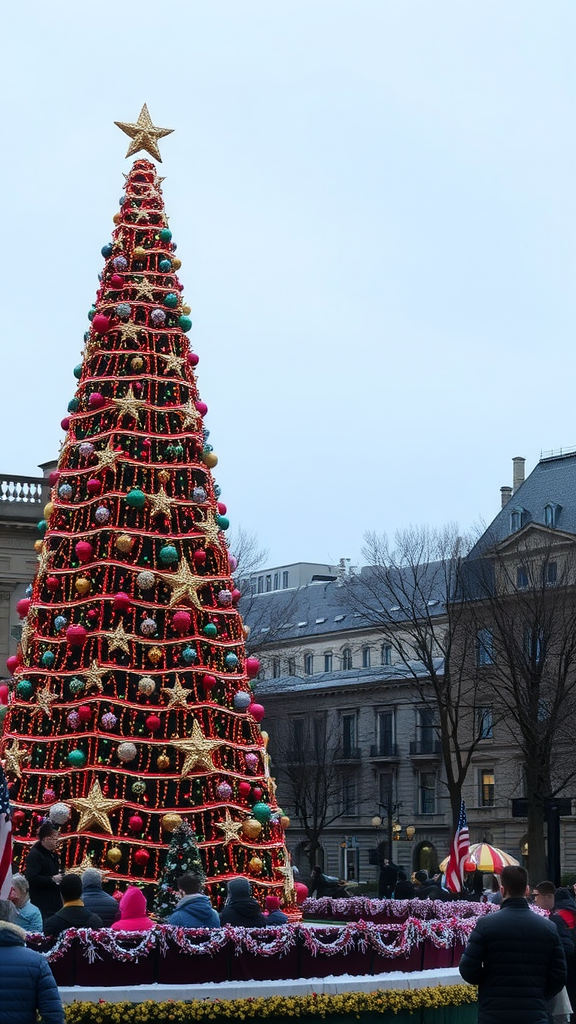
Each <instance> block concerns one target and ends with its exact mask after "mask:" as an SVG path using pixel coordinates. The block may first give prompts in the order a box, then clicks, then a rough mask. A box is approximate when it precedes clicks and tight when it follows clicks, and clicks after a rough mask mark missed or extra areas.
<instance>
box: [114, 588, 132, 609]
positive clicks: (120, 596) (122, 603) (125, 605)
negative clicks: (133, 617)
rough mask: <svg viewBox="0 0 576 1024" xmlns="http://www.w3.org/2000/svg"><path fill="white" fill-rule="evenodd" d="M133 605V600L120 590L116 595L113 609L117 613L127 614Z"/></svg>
mask: <svg viewBox="0 0 576 1024" xmlns="http://www.w3.org/2000/svg"><path fill="white" fill-rule="evenodd" d="M131 603H132V598H131V597H130V596H129V595H128V594H125V593H124V591H123V590H119V591H118V593H117V594H114V602H113V604H112V607H113V608H114V611H115V612H126V611H128V609H129V607H130V605H131Z"/></svg>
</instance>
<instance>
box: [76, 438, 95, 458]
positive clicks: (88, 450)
mask: <svg viewBox="0 0 576 1024" xmlns="http://www.w3.org/2000/svg"><path fill="white" fill-rule="evenodd" d="M78 451H79V452H80V455H83V456H84V458H87V457H88V455H92V453H93V451H94V445H93V444H92V442H91V441H83V442H82V444H81V445H80V447H79V449H78Z"/></svg>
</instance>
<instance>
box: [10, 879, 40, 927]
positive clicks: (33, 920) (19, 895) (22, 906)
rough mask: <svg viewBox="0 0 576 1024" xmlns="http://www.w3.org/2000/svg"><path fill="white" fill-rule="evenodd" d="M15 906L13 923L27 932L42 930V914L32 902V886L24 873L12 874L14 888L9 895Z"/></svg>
mask: <svg viewBox="0 0 576 1024" xmlns="http://www.w3.org/2000/svg"><path fill="white" fill-rule="evenodd" d="M8 898H9V900H10V903H12V904H13V906H14V918H13V922H12V923H13V924H17V925H19V927H20V928H23V929H24V931H25V932H38V933H40V932H42V914H41V913H40V911H39V909H38V907H35V906H34V904H33V903H31V902H30V887H29V885H28V879H27V878H25V877H24V875H12V889H11V890H10V896H9V897H8Z"/></svg>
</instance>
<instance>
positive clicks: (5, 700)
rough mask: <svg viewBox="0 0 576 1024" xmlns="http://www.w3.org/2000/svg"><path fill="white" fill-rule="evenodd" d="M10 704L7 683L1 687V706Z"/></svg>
mask: <svg viewBox="0 0 576 1024" xmlns="http://www.w3.org/2000/svg"><path fill="white" fill-rule="evenodd" d="M7 703H8V687H7V686H6V683H2V685H1V686H0V704H7Z"/></svg>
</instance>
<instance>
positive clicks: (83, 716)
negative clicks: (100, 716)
mask: <svg viewBox="0 0 576 1024" xmlns="http://www.w3.org/2000/svg"><path fill="white" fill-rule="evenodd" d="M78 717H79V719H80V721H81V722H82V724H83V725H86V724H87V723H88V722H89V721H90V719H91V718H92V708H91V707H89V705H88V704H81V705H80V707H79V708H78Z"/></svg>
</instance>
